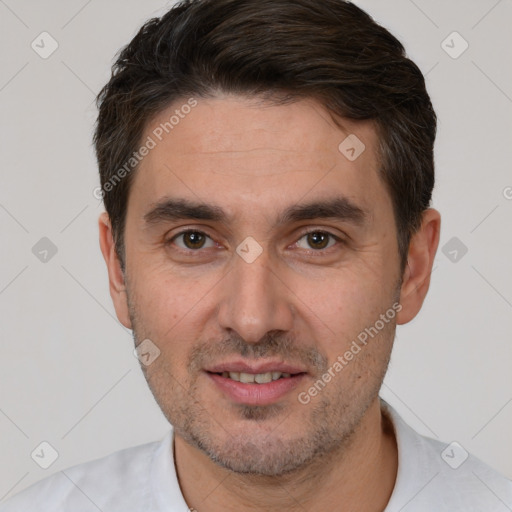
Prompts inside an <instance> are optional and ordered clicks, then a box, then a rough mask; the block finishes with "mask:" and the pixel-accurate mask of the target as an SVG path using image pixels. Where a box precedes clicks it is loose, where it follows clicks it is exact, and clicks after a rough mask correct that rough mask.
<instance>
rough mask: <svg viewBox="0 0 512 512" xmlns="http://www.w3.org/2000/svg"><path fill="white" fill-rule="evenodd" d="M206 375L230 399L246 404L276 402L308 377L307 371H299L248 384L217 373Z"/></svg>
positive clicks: (207, 373)
mask: <svg viewBox="0 0 512 512" xmlns="http://www.w3.org/2000/svg"><path fill="white" fill-rule="evenodd" d="M275 371H280V370H275ZM258 373H260V372H258ZM261 373H265V372H261ZM206 375H207V377H209V378H210V379H211V381H212V382H213V383H214V385H215V386H216V387H217V388H218V389H219V390H220V391H221V393H222V394H223V395H224V396H226V397H227V398H228V399H229V400H231V401H232V402H235V403H237V404H245V405H270V404H272V403H275V402H277V401H278V400H281V399H283V398H285V397H286V395H287V394H289V393H290V392H291V391H292V390H293V389H295V388H297V387H298V386H299V384H300V383H301V381H302V380H303V379H304V378H305V377H306V374H305V373H297V374H295V375H291V376H290V377H283V378H280V379H278V380H273V381H272V382H267V383H265V384H256V383H254V384H252V383H251V384H246V383H244V382H238V381H236V380H232V379H230V378H229V377H223V376H222V375H218V374H217V373H210V372H206Z"/></svg>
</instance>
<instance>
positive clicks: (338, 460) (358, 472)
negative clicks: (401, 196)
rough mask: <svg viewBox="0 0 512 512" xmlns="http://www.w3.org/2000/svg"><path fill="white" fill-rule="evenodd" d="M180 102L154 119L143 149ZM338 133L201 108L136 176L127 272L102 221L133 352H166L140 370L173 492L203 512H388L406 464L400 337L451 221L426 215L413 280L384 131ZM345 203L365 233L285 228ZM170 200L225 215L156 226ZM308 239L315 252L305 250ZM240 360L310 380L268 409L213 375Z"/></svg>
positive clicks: (356, 128)
mask: <svg viewBox="0 0 512 512" xmlns="http://www.w3.org/2000/svg"><path fill="white" fill-rule="evenodd" d="M185 101H186V99H185V100H184V101H183V102H182V103H185ZM182 103H180V102H177V103H175V104H173V105H172V106H170V107H169V108H168V109H167V110H165V111H163V112H161V113H160V114H159V115H158V116H157V117H156V118H155V119H153V120H152V121H151V122H150V123H149V124H148V127H147V130H146V133H145V134H144V137H143V140H145V139H146V137H147V136H148V135H151V133H152V130H153V129H154V128H155V127H156V126H158V125H159V123H161V122H165V121H166V120H168V119H169V117H170V115H172V113H173V112H174V110H175V109H176V108H177V107H179V105H181V104H182ZM342 125H343V128H340V127H338V126H336V124H334V122H333V121H332V119H331V118H330V116H329V114H328V113H327V112H326V111H325V110H324V109H323V108H322V107H321V105H320V104H318V103H316V102H315V101H313V100H301V101H298V102H296V103H293V104H288V105H285V106H271V105H270V104H263V103H262V102H260V101H258V100H257V99H255V98H245V97H239V96H218V97H216V98H214V99H208V100H206V99H198V104H197V106H196V107H195V108H193V109H192V111H191V112H190V113H189V114H188V115H187V116H186V117H185V118H184V119H182V120H180V123H179V124H178V125H176V126H175V127H174V129H173V130H172V132H171V133H170V134H169V135H168V136H166V137H164V138H163V139H162V141H161V142H159V143H158V144H157V146H156V147H155V148H154V149H152V150H151V151H150V153H149V154H148V155H147V156H146V157H145V158H144V160H143V161H142V162H141V164H140V167H139V169H138V170H137V172H136V174H135V176H134V181H133V184H132V189H131V193H130V197H129V202H128V207H127V217H126V229H125V248H126V249H125V250H126V252H125V261H126V269H125V273H124V274H123V272H122V271H121V267H120V264H119V258H118V257H117V255H116V252H115V248H114V244H113V237H112V231H111V226H110V222H109V219H108V216H107V214H106V213H105V214H102V216H101V217H100V220H99V229H100V245H101V249H102V252H103V255H104V258H105V261H106V263H107V268H108V273H109V282H110V293H111V296H112V299H113V302H114V305H115V309H116V313H117V316H118V318H119V320H120V322H122V324H123V325H125V326H126V327H128V328H131V329H133V330H134V337H135V341H136V344H138V343H140V342H141V341H142V340H144V339H146V338H149V339H150V340H151V341H152V342H153V343H154V344H155V345H156V346H157V347H158V348H159V350H160V351H161V353H160V356H159V357H158V358H157V359H156V360H155V361H154V362H153V363H152V364H150V365H149V366H147V367H146V366H144V365H142V369H143V371H144V374H145V376H146V379H147V381H148V384H149V386H150V388H151V390H152V392H153V394H154V396H155V399H156V400H157V402H158V404H159V405H160V407H161V409H162V411H163V413H164V414H165V416H166V417H167V419H168V420H169V421H170V422H171V423H172V424H173V426H174V428H175V457H176V468H177V472H178V477H179V482H180V486H181V489H182V492H183V495H184V497H185V499H186V501H187V503H188V505H189V506H190V507H193V508H195V509H196V510H198V511H199V512H202V511H203V510H208V511H211V512H216V511H217V510H219V511H220V510H223V511H225V510H267V511H274V510H275V511H277V510H279V511H282V510H290V511H294V510H301V511H303V510H308V511H320V510H322V511H323V510H329V509H331V510H332V509H334V508H336V510H347V511H348V510H356V509H357V510H359V511H362V512H365V511H381V510H383V509H384V508H385V506H386V503H387V502H388V500H389V498H390V496H391V493H392V490H393V486H394V483H395V478H396V472H397V448H396V442H395V438H394V434H393V432H392V429H391V428H389V425H388V424H387V422H386V419H385V417H384V416H383V415H382V413H381V410H380V404H379V399H378V391H379V389H380V386H381V384H382V380H383V378H384V375H385V372H386V369H387V364H388V361H389V357H390V354H391V349H392V345H393V339H394V333H395V327H396V324H404V323H406V322H409V321H410V320H411V319H412V318H414V317H415V316H416V314H417V313H418V311H419V310H420V308H421V305H422V303H423V300H424V298H425V295H426V293H427V290H428V287H429V282H430V273H431V270H432V265H433V260H434V256H435V252H436V250H437V245H438V242H439V231H440V215H439V213H438V212H437V211H436V210H433V209H428V210H427V211H425V212H424V214H423V221H422V224H421V227H420V229H419V230H418V231H417V233H416V234H415V235H414V236H413V238H412V240H411V244H410V248H409V253H408V263H407V266H406V268H405V271H404V272H403V274H402V273H401V272H400V265H399V261H400V260H399V254H398V246H397V233H396V225H395V221H394V217H393V209H392V203H391V198H390V196H389V193H388V192H387V189H386V187H385V185H384V183H383V182H382V180H381V178H380V176H379V172H378V160H377V152H376V147H377V135H376V131H375V128H374V126H373V124H372V123H371V122H352V121H349V120H346V119H343V120H342ZM349 134H356V135H357V137H358V138H359V139H360V140H361V141H363V142H364V144H365V146H366V149H365V151H364V152H363V153H362V154H361V155H360V156H359V157H358V158H357V159H356V160H354V161H349V160H348V159H347V158H346V157H345V156H344V155H342V154H341V153H340V151H339V150H338V146H339V144H340V143H341V142H342V141H343V140H344V139H345V138H346V137H347V135H349ZM339 195H343V196H344V197H345V198H348V199H349V200H350V201H351V202H352V203H353V204H355V205H357V206H358V207H359V208H360V209H361V210H362V211H364V213H365V214H364V220H363V222H354V221H353V220H350V219H336V218H316V219H315V218H313V219H305V220H301V221H299V222H296V221H295V222H291V223H285V224H278V223H277V219H278V217H279V214H280V213H281V212H282V211H283V210H284V209H286V208H287V207H289V206H293V205H297V204H303V203H306V202H310V201H313V200H315V201H323V200H327V199H331V198H333V197H335V196H339ZM163 198H173V199H177V198H182V199H188V200H191V201H196V202H207V203H211V204H215V205H217V206H219V207H221V208H222V209H224V210H225V211H226V212H227V214H228V215H229V217H228V219H226V221H224V222H217V221H210V220H197V219H179V220H168V219H167V220H160V221H158V222H153V223H148V222H147V220H145V215H146V214H147V213H148V212H149V211H150V210H151V209H152V208H153V207H154V206H155V204H157V203H158V202H159V201H161V200H162V199H163ZM184 228H193V229H195V230H197V231H199V232H201V233H203V234H205V235H207V236H206V238H204V239H203V238H199V240H200V241H201V240H204V245H203V246H201V247H199V248H197V247H198V246H197V245H194V242H196V243H197V240H198V238H197V237H196V238H195V239H194V238H193V239H192V242H191V239H190V237H189V238H187V236H178V237H177V238H176V235H178V233H179V232H180V231H182V230H183V229H184ZM312 230H313V231H316V232H317V237H316V238H313V239H311V237H308V236H307V235H306V234H305V232H307V231H312ZM318 232H322V233H330V234H332V235H334V237H338V239H339V240H341V241H338V240H337V239H336V238H331V237H327V238H326V239H325V238H323V237H322V236H320V238H318ZM248 236H251V237H253V239H254V240H256V241H257V243H258V244H259V246H260V247H261V249H262V253H261V254H260V255H259V256H258V257H257V258H256V259H255V261H253V262H252V263H247V262H246V261H245V260H244V259H243V258H241V257H240V256H239V255H238V254H237V252H236V248H237V246H238V245H239V244H240V243H241V242H242V241H243V240H244V239H245V238H246V237H248ZM318 240H320V241H322V240H324V241H325V240H327V241H328V243H327V242H326V246H324V245H322V243H321V242H318ZM199 245H200V244H199ZM397 302H399V303H400V305H401V310H400V312H399V313H398V314H397V316H396V317H395V318H394V319H392V320H390V321H389V323H386V324H385V326H384V328H383V329H381V330H380V331H379V333H378V335H377V336H375V337H374V338H372V339H371V341H370V342H369V343H368V344H367V345H366V346H364V348H363V349H362V350H361V351H360V352H359V353H358V354H357V355H356V356H354V358H353V359H352V360H351V361H350V362H349V363H348V364H347V365H346V366H345V367H344V368H343V370H342V371H340V372H337V373H336V374H335V375H336V376H335V377H334V378H332V380H331V381H330V382H329V383H328V384H327V385H326V386H325V387H324V388H323V389H322V390H321V392H319V393H318V394H317V395H316V396H314V397H312V398H311V401H310V402H309V403H308V404H302V403H300V402H299V400H298V399H297V397H298V394H299V393H300V392H304V391H307V390H308V389H309V388H310V387H311V386H312V385H313V384H314V383H315V382H316V381H317V380H318V379H319V378H320V377H321V376H322V375H323V374H324V373H325V371H326V370H327V369H328V368H329V367H331V366H332V364H333V363H334V361H336V359H337V357H338V356H340V355H343V354H344V353H345V352H346V350H348V349H349V347H350V344H351V342H352V341H353V340H354V339H356V337H357V335H358V334H359V333H360V332H362V331H363V330H364V329H365V328H366V327H368V326H373V325H375V322H376V321H377V320H378V319H379V318H381V317H380V315H381V314H384V313H385V312H386V311H388V310H389V309H390V308H392V305H393V304H395V303H397ZM234 359H236V360H240V359H243V360H246V361H252V362H254V361H266V360H272V361H285V362H290V363H293V364H295V365H299V366H300V367H301V368H302V369H304V370H305V371H306V375H305V376H304V377H303V378H302V380H301V381H300V385H299V386H298V387H297V388H296V389H294V390H292V391H291V392H289V393H287V394H286V395H285V396H284V397H282V398H280V399H279V400H277V401H276V402H275V403H273V404H271V405H268V406H255V405H252V406H251V405H247V404H239V403H235V402H233V400H231V399H230V398H229V397H228V396H227V395H226V394H225V393H223V391H222V390H220V389H219V388H218V387H217V386H216V385H215V384H214V383H213V382H212V379H211V378H210V376H209V375H208V374H207V373H205V369H206V368H208V367H209V366H211V365H212V364H216V363H220V362H224V361H233V360H234Z"/></svg>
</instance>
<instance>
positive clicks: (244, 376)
mask: <svg viewBox="0 0 512 512" xmlns="http://www.w3.org/2000/svg"><path fill="white" fill-rule="evenodd" d="M254 377H256V375H251V374H250V373H243V372H240V382H243V383H244V384H252V383H253V382H254Z"/></svg>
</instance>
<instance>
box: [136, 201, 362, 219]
mask: <svg viewBox="0 0 512 512" xmlns="http://www.w3.org/2000/svg"><path fill="white" fill-rule="evenodd" d="M367 217H368V213H367V212H366V211H365V210H364V209H363V208H361V207H359V206H357V205H356V204H354V203H353V202H352V201H350V200H349V199H348V198H346V197H343V196H341V197H335V198H332V199H326V200H321V201H313V202H309V203H305V204H298V205H292V206H290V207H289V208H287V209H286V210H284V211H283V212H281V213H280V214H279V216H278V218H277V222H276V225H277V226H280V225H284V224H291V223H293V222H299V221H303V220H313V219H336V220H341V221H344V222H350V223H352V224H355V225H361V224H363V223H364V221H365V220H366V219H367ZM184 219H191V220H209V221H212V222H219V223H228V222H229V221H230V220H231V218H230V216H229V215H228V214H227V213H226V212H225V211H224V210H223V209H222V208H221V207H219V206H216V205H213V204H209V203H202V202H195V201H190V200H188V199H169V198H166V199H163V200H162V201H160V202H158V203H157V204H156V205H154V206H153V208H152V209H151V210H150V211H149V212H147V213H146V214H145V215H144V220H145V221H146V223H147V224H148V225H151V224H157V223H160V222H172V221H177V220H184Z"/></svg>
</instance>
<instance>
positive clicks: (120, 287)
mask: <svg viewBox="0 0 512 512" xmlns="http://www.w3.org/2000/svg"><path fill="white" fill-rule="evenodd" d="M98 227H99V238H100V248H101V252H102V254H103V258H104V259H105V263H106V265H107V271H108V278H109V289H110V296H111V297H112V301H113V303H114V308H115V310H116V315H117V318H118V319H119V321H120V322H121V323H122V324H123V325H124V326H125V327H127V328H128V329H131V328H132V326H131V321H130V315H129V309H128V300H127V295H126V286H125V278H124V273H123V271H122V269H121V262H120V261H119V257H118V255H117V252H116V248H115V243H114V236H113V233H112V225H111V223H110V219H109V216H108V214H107V213H106V212H104V213H102V214H101V215H100V217H99V219H98Z"/></svg>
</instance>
